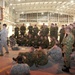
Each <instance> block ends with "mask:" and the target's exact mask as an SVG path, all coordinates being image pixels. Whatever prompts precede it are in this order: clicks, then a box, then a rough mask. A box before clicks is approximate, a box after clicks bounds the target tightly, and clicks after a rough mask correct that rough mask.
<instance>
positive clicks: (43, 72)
mask: <svg viewBox="0 0 75 75" xmlns="http://www.w3.org/2000/svg"><path fill="white" fill-rule="evenodd" d="M28 49H29V47H20V50H19V51H12V50H11V48H10V47H9V52H10V53H9V54H5V50H4V56H0V75H7V74H6V73H7V72H9V71H10V70H11V67H12V66H13V65H14V64H16V63H15V62H14V61H13V60H12V57H16V56H17V55H18V53H19V52H26V51H28ZM61 63H62V62H60V61H59V62H58V63H56V62H53V61H52V60H50V61H49V63H48V64H47V65H45V66H41V67H39V68H37V67H35V65H33V66H32V67H31V68H30V69H31V75H75V61H72V63H71V64H72V65H71V67H72V68H71V69H70V73H65V72H63V71H62V70H61V69H62V67H61V66H62V64H61Z"/></svg>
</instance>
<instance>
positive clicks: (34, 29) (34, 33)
mask: <svg viewBox="0 0 75 75" xmlns="http://www.w3.org/2000/svg"><path fill="white" fill-rule="evenodd" d="M38 31H39V29H38V27H37V25H35V26H34V28H33V35H34V36H35V35H36V36H37V35H38Z"/></svg>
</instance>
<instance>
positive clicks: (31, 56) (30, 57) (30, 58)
mask: <svg viewBox="0 0 75 75" xmlns="http://www.w3.org/2000/svg"><path fill="white" fill-rule="evenodd" d="M19 57H20V58H19ZM35 59H36V55H35V52H34V48H33V47H31V48H30V49H29V52H25V53H22V52H21V53H19V55H18V56H17V58H13V60H14V61H17V62H21V63H22V62H23V63H26V64H28V65H29V66H30V67H31V66H33V64H34V63H35Z"/></svg>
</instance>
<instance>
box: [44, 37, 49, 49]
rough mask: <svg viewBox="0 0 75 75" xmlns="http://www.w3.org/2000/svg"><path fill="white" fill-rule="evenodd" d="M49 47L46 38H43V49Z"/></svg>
mask: <svg viewBox="0 0 75 75" xmlns="http://www.w3.org/2000/svg"><path fill="white" fill-rule="evenodd" d="M48 46H49V40H48V37H46V36H45V37H44V40H43V48H48Z"/></svg>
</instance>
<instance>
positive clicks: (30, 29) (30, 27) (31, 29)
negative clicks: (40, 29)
mask: <svg viewBox="0 0 75 75" xmlns="http://www.w3.org/2000/svg"><path fill="white" fill-rule="evenodd" d="M28 30H29V32H28V33H29V34H32V33H33V26H32V25H31V24H30V26H28Z"/></svg>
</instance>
